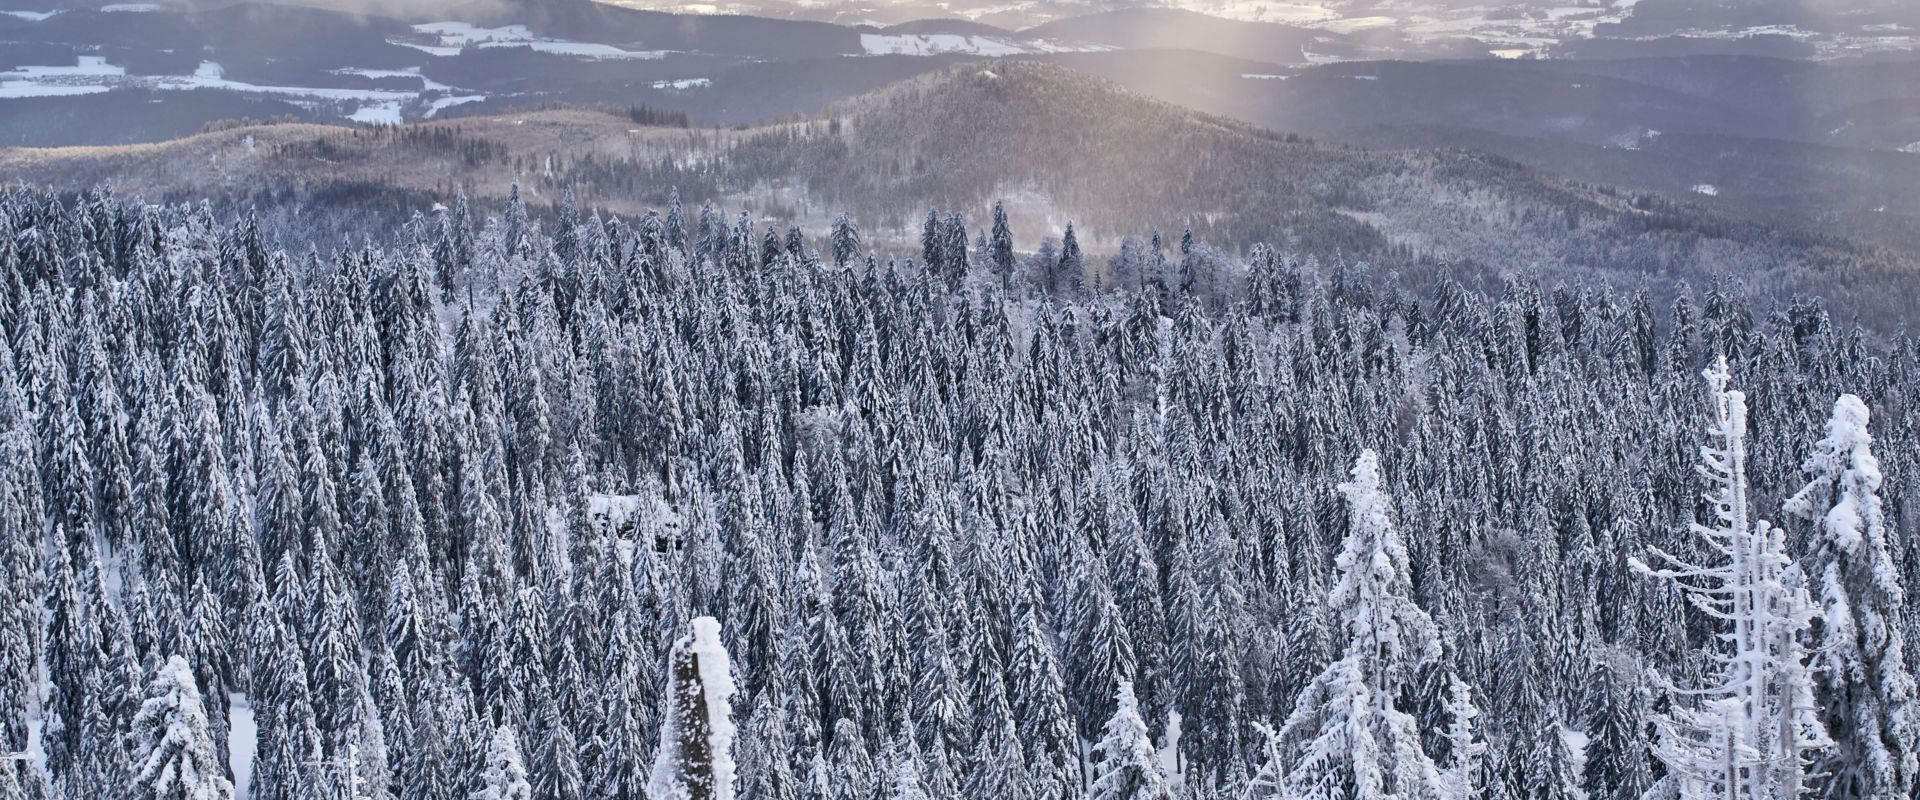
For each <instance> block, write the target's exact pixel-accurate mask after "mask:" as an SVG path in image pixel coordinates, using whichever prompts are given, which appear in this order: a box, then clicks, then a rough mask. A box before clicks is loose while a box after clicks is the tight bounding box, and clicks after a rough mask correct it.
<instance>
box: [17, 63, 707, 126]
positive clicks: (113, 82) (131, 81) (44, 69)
mask: <svg viewBox="0 0 1920 800" xmlns="http://www.w3.org/2000/svg"><path fill="white" fill-rule="evenodd" d="M333 73H334V74H336V75H361V76H365V77H368V78H413V79H416V80H418V81H420V88H419V89H418V90H399V89H343V88H337V87H322V86H279V85H268V84H255V83H247V82H245V81H236V80H231V79H229V78H227V77H226V70H225V69H224V68H222V67H221V66H220V64H218V63H217V62H213V61H203V62H201V63H200V66H199V67H197V68H196V69H195V70H194V71H193V74H191V75H158V76H150V75H147V76H143V75H128V74H127V71H126V69H125V68H123V67H120V66H118V65H115V64H111V63H108V62H107V59H106V58H105V57H103V56H81V57H80V58H79V59H78V61H77V63H75V64H74V65H72V66H51V65H49V66H30V67H19V68H16V69H13V70H10V71H6V72H0V100H6V99H18V98H29V97H63V96H71V95H83V94H98V93H101V92H107V91H112V90H114V89H159V90H173V91H190V90H194V89H218V90H223V91H230V92H241V93H246V94H263V95H273V96H275V97H279V98H281V99H284V100H287V101H288V102H291V103H294V104H295V105H300V106H303V107H306V108H309V109H322V108H326V107H337V106H339V105H341V104H352V105H351V108H352V111H350V112H346V113H345V114H344V117H345V118H346V119H349V120H352V121H354V122H360V123H366V124H372V125H398V124H400V123H402V122H404V121H405V112H406V110H407V109H408V108H409V107H412V106H414V105H415V104H419V103H424V104H425V111H424V116H427V117H431V116H433V115H435V114H437V113H439V112H441V111H443V110H445V109H447V108H450V107H452V106H456V105H460V104H462V103H472V102H477V101H480V100H485V99H486V95H483V94H454V92H457V91H459V90H458V89H456V88H455V87H452V86H448V85H447V84H444V83H440V82H439V81H435V80H433V79H432V78H428V77H426V76H425V75H423V74H421V72H420V69H419V68H418V67H411V68H407V69H398V70H395V69H361V68H357V67H342V68H339V69H335V70H333ZM700 80H702V81H704V79H700ZM691 85H692V84H689V86H691Z"/></svg>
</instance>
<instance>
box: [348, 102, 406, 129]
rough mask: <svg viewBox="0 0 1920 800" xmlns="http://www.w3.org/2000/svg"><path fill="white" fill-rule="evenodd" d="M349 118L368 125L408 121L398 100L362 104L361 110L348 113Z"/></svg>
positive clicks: (395, 123) (396, 123) (394, 123)
mask: <svg viewBox="0 0 1920 800" xmlns="http://www.w3.org/2000/svg"><path fill="white" fill-rule="evenodd" d="M347 119H350V120H353V121H354V122H359V123H363V124H367V125H399V124H400V123H402V122H405V121H406V120H405V119H404V118H402V117H401V116H400V101H398V100H389V101H387V102H384V103H373V104H370V105H364V106H361V107H360V108H359V110H357V111H355V112H353V113H352V114H348V115H347Z"/></svg>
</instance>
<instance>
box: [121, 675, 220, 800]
mask: <svg viewBox="0 0 1920 800" xmlns="http://www.w3.org/2000/svg"><path fill="white" fill-rule="evenodd" d="M127 742H128V748H127V749H128V751H129V752H130V753H131V754H132V756H133V787H132V791H131V793H130V797H132V798H136V799H137V800H232V798H233V784H232V783H231V782H229V781H228V780H227V778H226V773H227V765H226V759H225V758H224V757H223V755H222V754H220V753H216V752H215V751H214V747H213V735H212V734H211V733H210V732H209V731H208V729H207V710H206V707H205V706H204V705H202V704H201V702H200V690H199V689H198V688H196V687H195V686H194V682H193V668H192V667H190V666H188V665H187V660H186V659H184V658H181V657H179V656H171V657H169V658H168V659H167V661H166V663H165V664H163V665H161V667H160V669H159V670H158V671H157V672H156V673H155V674H154V676H153V680H151V681H150V682H148V684H147V693H146V700H145V701H144V702H142V703H141V705H140V713H138V714H136V715H134V718H133V729H132V730H130V731H128V733H127Z"/></svg>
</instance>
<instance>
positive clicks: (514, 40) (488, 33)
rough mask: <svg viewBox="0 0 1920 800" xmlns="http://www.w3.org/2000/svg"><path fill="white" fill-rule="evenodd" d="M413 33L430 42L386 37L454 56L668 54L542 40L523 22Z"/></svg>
mask: <svg viewBox="0 0 1920 800" xmlns="http://www.w3.org/2000/svg"><path fill="white" fill-rule="evenodd" d="M413 30H414V33H416V34H420V35H422V36H428V37H433V39H434V42H433V43H431V44H427V43H421V42H411V41H406V40H404V39H389V40H388V42H389V43H390V44H397V45H401V46H404V47H411V48H413V49H415V50H419V51H421V52H424V53H428V54H431V55H436V56H456V55H459V54H460V49H461V48H463V47H467V46H468V45H472V46H475V47H526V48H531V49H533V50H537V51H539V52H542V53H553V54H556V55H563V56H576V57H580V58H603V59H626V58H632V59H657V58H663V57H665V56H666V55H667V51H665V50H644V51H639V50H622V49H620V48H618V47H614V46H613V45H610V44H596V43H593V42H570V41H567V40H564V39H545V38H541V37H538V36H535V35H533V32H532V31H530V30H528V29H527V26H525V25H503V26H501V27H498V28H482V27H480V26H478V25H473V24H471V23H466V22H428V23H423V24H420V25H415V26H413Z"/></svg>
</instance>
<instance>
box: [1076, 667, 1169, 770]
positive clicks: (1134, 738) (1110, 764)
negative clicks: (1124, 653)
mask: <svg viewBox="0 0 1920 800" xmlns="http://www.w3.org/2000/svg"><path fill="white" fill-rule="evenodd" d="M1114 697H1115V701H1116V703H1117V705H1116V707H1115V708H1114V712H1113V717H1112V718H1111V719H1108V720H1107V728H1106V734H1105V736H1103V737H1102V738H1101V739H1100V741H1099V742H1098V743H1096V744H1095V745H1094V746H1093V751H1094V757H1095V758H1097V759H1098V761H1096V762H1095V763H1094V765H1093V780H1092V782H1091V786H1090V787H1089V789H1088V791H1087V800H1172V798H1173V791H1172V790H1171V789H1169V788H1168V787H1167V777H1166V776H1165V775H1162V774H1160V761H1159V755H1158V754H1157V753H1156V752H1154V749H1153V742H1152V740H1150V739H1148V738H1147V723H1146V722H1144V721H1142V720H1141V719H1140V702H1139V701H1138V700H1136V699H1134V696H1133V682H1132V681H1125V680H1123V681H1121V682H1120V688H1119V690H1118V691H1116V692H1115V695H1114Z"/></svg>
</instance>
